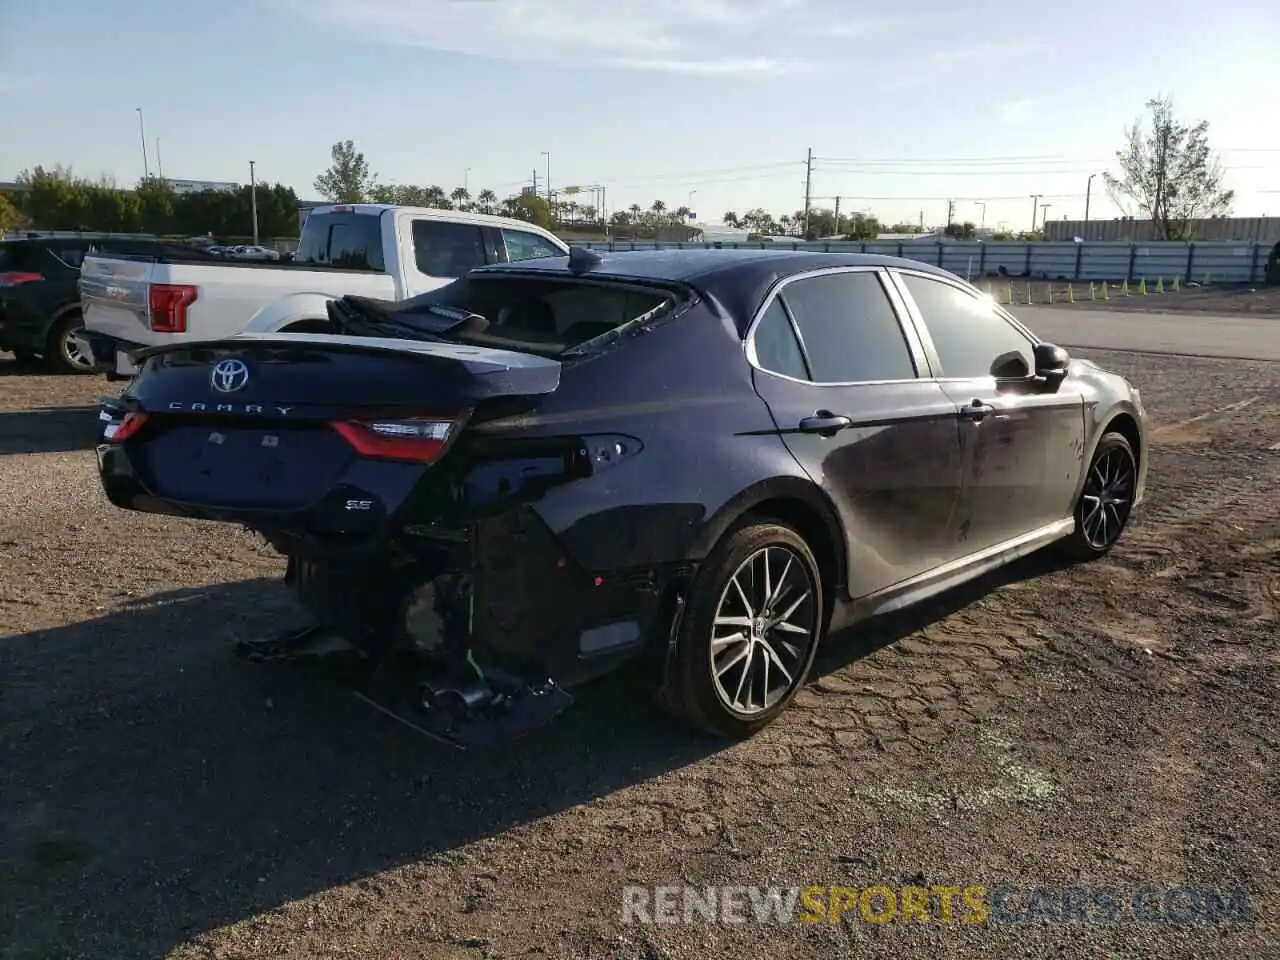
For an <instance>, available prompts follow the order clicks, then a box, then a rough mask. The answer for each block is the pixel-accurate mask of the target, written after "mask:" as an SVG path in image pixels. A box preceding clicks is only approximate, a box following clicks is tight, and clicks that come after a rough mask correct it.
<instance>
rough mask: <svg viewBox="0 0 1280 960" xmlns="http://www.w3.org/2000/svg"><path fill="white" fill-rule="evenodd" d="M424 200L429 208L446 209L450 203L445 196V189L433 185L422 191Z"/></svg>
mask: <svg viewBox="0 0 1280 960" xmlns="http://www.w3.org/2000/svg"><path fill="white" fill-rule="evenodd" d="M422 200H423V202H424V203H425V204H426V205H427V206H428V207H439V208H440V209H445V208H446V207H447V204H448V202H449V198H448V197H447V196H445V193H444V189H443V188H442V187H437V186H436V185H435V184H432V185H431V186H429V187H426V188H424V189H423V191H422Z"/></svg>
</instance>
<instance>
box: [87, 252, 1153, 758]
mask: <svg viewBox="0 0 1280 960" xmlns="http://www.w3.org/2000/svg"><path fill="white" fill-rule="evenodd" d="M329 320H330V324H331V328H332V331H331V332H329V333H293V334H270V335H265V334H264V335H248V334H246V335H242V336H240V337H236V338H232V339H227V340H222V341H217V342H199V343H189V344H175V345H168V346H164V347H158V348H152V349H149V350H145V351H142V352H141V353H140V354H139V355H138V360H139V364H140V369H139V372H138V374H137V376H136V377H135V379H134V380H133V381H132V382H131V383H130V384H129V385H128V387H127V388H126V390H125V391H124V393H123V394H122V396H121V397H120V398H119V400H118V401H113V402H112V403H111V404H109V405H108V407H109V411H108V416H109V418H110V419H111V423H110V426H109V427H108V429H107V431H106V433H107V436H106V438H105V442H104V443H103V445H102V446H101V447H100V454H101V459H100V464H101V478H102V483H103V485H104V487H105V490H106V493H107V495H108V497H109V498H110V500H111V501H112V503H114V504H116V505H117V506H119V507H124V508H128V509H133V510H141V511H149V512H159V513H166V514H175V515H181V516H187V517H193V518H201V519H206V520H215V521H224V522H229V523H237V524H242V525H244V526H246V527H248V528H250V529H251V530H254V531H256V532H258V533H260V534H261V535H262V536H264V537H265V538H267V539H268V540H269V541H270V542H271V543H272V544H273V545H274V546H275V548H276V549H278V550H279V551H280V552H281V553H282V554H284V555H285V556H287V557H288V559H289V566H288V573H287V575H286V581H287V583H288V585H289V586H290V587H291V588H292V589H293V590H294V591H295V593H296V595H297V596H298V598H299V600H300V601H301V603H302V604H303V606H304V607H305V608H306V609H307V610H308V611H309V614H310V616H311V617H312V618H313V622H312V623H311V624H310V625H309V626H307V627H306V628H304V629H301V630H297V631H294V632H291V633H287V634H282V635H281V636H280V637H276V638H271V639H269V640H265V641H261V643H262V645H263V649H262V651H260V652H262V653H263V655H264V656H265V655H268V654H270V655H281V656H291V655H301V654H303V653H305V652H306V651H307V650H308V649H311V648H315V647H318V646H322V645H324V644H332V643H334V642H335V641H337V642H341V643H342V644H343V645H347V646H349V647H350V648H352V649H354V650H356V651H359V652H360V654H361V655H362V656H363V657H364V658H366V659H367V661H368V662H370V663H374V664H381V663H391V662H395V663H396V664H398V666H397V667H396V668H395V670H394V671H393V672H394V674H395V676H396V677H399V678H401V680H404V678H410V679H411V683H410V684H409V686H410V693H409V694H408V702H411V704H412V706H411V708H410V709H408V711H407V712H406V710H405V709H404V708H403V703H404V702H405V701H404V700H403V699H402V700H401V701H397V703H398V705H397V707H396V708H395V709H396V712H397V715H398V716H400V717H401V718H402V719H407V720H409V722H413V723H415V724H416V725H419V726H420V728H421V729H424V730H428V731H435V732H440V733H442V735H446V736H449V737H452V738H454V739H455V740H457V741H461V740H464V739H465V736H466V734H465V733H464V732H463V731H465V730H466V729H468V728H469V727H471V726H473V725H475V724H480V725H488V726H494V725H497V726H499V727H501V726H502V725H504V724H506V725H508V726H509V727H512V728H515V729H523V728H524V727H526V726H528V725H530V724H532V723H534V722H535V720H537V721H540V720H541V719H545V717H547V716H550V715H552V714H554V713H555V712H558V710H559V709H561V708H562V707H563V705H564V704H565V703H567V701H568V695H567V694H566V693H565V691H566V690H568V689H570V688H572V687H573V686H574V685H577V684H580V683H582V682H583V681H585V680H587V679H589V678H591V677H593V676H596V675H599V674H601V673H604V672H607V671H612V670H615V669H617V668H619V667H621V666H623V665H624V664H625V665H626V667H625V668H626V669H629V670H634V671H638V672H643V673H644V674H645V675H646V677H648V678H650V679H651V680H652V684H653V686H654V688H655V689H657V690H659V691H660V693H661V697H662V699H663V701H664V702H665V703H666V704H668V705H669V706H670V708H671V709H672V710H673V711H674V712H675V713H676V714H678V715H679V716H681V717H683V718H684V719H686V720H688V721H690V722H692V723H693V724H694V725H696V726H698V727H700V728H702V729H704V730H707V731H710V732H712V733H714V734H717V735H721V736H726V737H742V736H747V735H750V734H751V733H753V732H754V731H756V730H759V729H760V728H761V727H762V726H764V725H765V724H767V723H769V722H770V721H771V720H773V719H774V718H775V717H777V716H778V714H779V713H780V712H781V711H782V710H783V709H784V708H785V707H786V705H787V704H788V702H789V701H790V700H791V699H792V697H794V696H795V694H796V692H797V691H798V690H799V689H800V687H801V685H802V684H803V683H804V682H805V678H806V675H807V673H808V672H809V669H810V665H811V664H812V662H813V658H814V653H815V651H816V649H817V647H818V645H819V643H821V642H822V640H823V638H824V637H825V636H827V634H828V633H830V632H831V631H834V630H837V629H839V628H841V627H843V626H846V625H848V624H851V623H853V622H855V621H858V620H860V619H863V618H866V617H869V616H873V615H875V614H878V613H881V612H885V611H889V610H893V609H896V608H899V607H902V606H905V605H908V604H911V603H914V602H916V601H918V600H920V599H922V598H925V597H928V596H930V595H932V594H934V593H936V592H938V591H940V590H944V589H946V588H949V587H951V586H953V585H955V584H958V583H960V582H962V581H965V580H968V579H970V578H973V577H975V576H977V575H978V574H981V573H983V572H986V571H988V570H990V569H992V568H993V567H996V566H998V565H1000V564H1004V563H1007V562H1009V561H1010V560H1012V559H1014V558H1016V557H1019V556H1022V555H1025V554H1028V553H1030V552H1032V551H1035V550H1037V549H1039V548H1042V547H1046V546H1050V545H1054V546H1055V547H1056V548H1058V549H1061V550H1064V551H1065V552H1067V553H1068V554H1069V555H1070V556H1072V557H1074V558H1077V559H1080V560H1088V559H1091V558H1094V557H1098V556H1101V555H1103V554H1105V553H1106V552H1107V551H1108V550H1110V549H1111V547H1112V546H1113V545H1114V544H1115V542H1116V540H1117V538H1118V537H1119V536H1120V535H1121V532H1122V531H1123V530H1124V528H1125V525H1126V523H1127V521H1128V520H1129V517H1130V515H1131V512H1132V510H1133V509H1134V507H1135V506H1136V505H1137V504H1138V503H1139V502H1140V500H1141V499H1142V494H1143V489H1144V486H1145V476H1146V469H1147V439H1146V431H1147V418H1146V414H1145V412H1144V410H1143V406H1142V402H1141V399H1140V397H1139V394H1138V390H1137V389H1135V388H1134V387H1133V386H1132V385H1131V384H1129V383H1128V382H1127V381H1126V380H1125V379H1124V378H1122V377H1120V376H1118V375H1116V374H1113V373H1109V372H1107V371H1105V370H1102V369H1100V368H1099V367H1098V366H1096V365H1094V364H1093V363H1091V362H1088V361H1085V360H1080V359H1072V358H1070V357H1068V355H1067V353H1066V351H1065V350H1063V349H1061V348H1060V347H1057V346H1054V345H1052V344H1049V343H1044V342H1042V341H1040V340H1039V339H1038V338H1037V337H1036V336H1035V335H1034V334H1033V333H1031V332H1030V331H1029V330H1027V329H1025V328H1024V327H1023V326H1021V325H1020V324H1019V323H1018V322H1017V321H1016V320H1015V319H1014V318H1013V317H1011V316H1010V315H1009V314H1008V313H1006V312H1005V311H1004V310H1002V309H1001V308H1000V307H999V306H997V305H996V304H994V303H993V302H992V301H991V299H990V298H989V297H985V296H983V295H982V294H981V293H980V292H979V291H977V290H976V289H975V288H973V287H972V286H970V285H969V284H966V283H964V282H962V281H961V280H959V279H957V278H956V277H955V276H953V275H951V274H949V273H946V272H944V271H941V270H938V269H934V268H932V267H929V266H927V265H924V264H921V263H918V262H914V261H906V260H898V259H893V258H885V257H873V256H865V255H858V254H839V253H831V254H824V253H798V252H772V251H763V250H752V251H747V250H670V251H644V252H634V253H617V254H603V255H601V254H597V253H595V252H593V251H588V250H585V249H575V250H574V251H573V253H572V254H571V255H570V256H568V257H555V258H548V259H544V260H538V261H525V262H521V263H513V264H504V265H499V266H493V267H485V268H480V269H477V270H474V271H472V272H471V273H470V274H469V275H467V276H466V277H464V278H462V279H460V280H458V281H456V282H454V283H452V284H450V285H448V286H446V287H443V288H441V289H439V290H436V291H433V292H431V293H429V294H426V295H423V296H420V297H417V298H415V299H412V300H408V301H404V302H399V303H390V302H382V301H371V300H366V299H361V298H355V297H348V298H344V299H340V300H335V301H333V302H331V304H330V306H329ZM401 687H402V688H403V687H404V684H403V683H402V684H401ZM383 705H384V706H385V704H383Z"/></svg>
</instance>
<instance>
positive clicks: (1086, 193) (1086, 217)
mask: <svg viewBox="0 0 1280 960" xmlns="http://www.w3.org/2000/svg"><path fill="white" fill-rule="evenodd" d="M1096 176H1097V174H1096V173H1091V174H1089V179H1088V181H1087V182H1086V183H1085V187H1084V222H1085V223H1086V224H1088V222H1089V195H1090V194H1092V193H1093V178H1094V177H1096ZM1088 230H1089V228H1088V226H1086V227H1085V232H1086V233H1087V232H1088ZM1085 239H1086V240H1088V239H1089V238H1088V237H1085Z"/></svg>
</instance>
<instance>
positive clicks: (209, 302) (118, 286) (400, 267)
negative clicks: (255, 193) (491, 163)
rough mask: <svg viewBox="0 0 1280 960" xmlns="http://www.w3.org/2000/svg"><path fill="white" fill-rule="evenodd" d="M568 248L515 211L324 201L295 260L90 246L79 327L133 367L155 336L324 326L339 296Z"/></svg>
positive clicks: (112, 361)
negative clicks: (115, 253) (105, 250)
mask: <svg viewBox="0 0 1280 960" xmlns="http://www.w3.org/2000/svg"><path fill="white" fill-rule="evenodd" d="M568 252H569V248H568V246H567V245H566V244H565V243H564V241H562V240H560V239H559V238H558V237H556V236H555V235H554V234H552V233H550V232H548V231H546V230H543V229H541V228H539V227H536V226H534V225H533V224H531V223H526V222H525V221H523V220H513V219H509V218H507V217H492V216H486V215H483V214H472V213H461V212H459V211H456V210H435V209H428V208H425V207H399V206H393V205H390V204H379V203H358V204H339V205H334V206H328V207H316V208H314V209H312V210H311V211H310V213H309V215H308V217H307V220H306V223H305V224H304V226H303V228H302V234H301V236H300V238H299V241H298V251H297V253H296V254H295V255H294V258H293V260H291V261H286V262H277V261H255V260H216V261H211V260H208V259H205V260H201V261H196V260H194V259H191V260H188V259H185V258H181V257H172V256H160V257H141V256H134V257H97V256H88V257H86V258H85V260H84V265H83V266H82V268H81V271H80V299H81V303H82V307H83V314H84V328H83V330H81V331H80V332H79V333H78V334H77V335H76V336H77V337H78V338H79V346H80V348H81V349H82V350H83V351H84V352H85V355H86V356H89V357H92V358H93V365H94V367H95V369H98V370H101V371H104V372H106V373H107V374H108V376H110V377H113V378H119V377H130V376H132V375H133V374H134V373H135V372H136V369H137V368H136V366H135V364H134V362H133V360H132V359H131V357H130V355H131V354H132V353H133V352H134V351H136V350H138V349H141V348H143V347H153V346H159V345H162V344H167V343H175V342H183V341H193V340H217V339H221V338H224V337H231V336H235V335H236V334H238V333H242V332H245V331H252V332H261V333H275V332H280V331H291V332H301V331H316V330H320V329H323V328H324V327H325V325H326V324H327V317H328V313H327V310H326V305H327V303H328V302H329V301H330V300H333V299H336V298H338V297H342V296H346V295H348V294H351V295H355V296H362V297H372V298H376V299H380V300H407V299H409V298H410V297H415V296H418V295H419V294H422V293H426V292H427V291H429V290H434V289H436V288H437V287H442V286H444V285H445V284H447V283H450V282H452V281H453V280H456V279H457V278H458V277H461V276H463V275H464V274H466V273H468V272H469V271H471V270H472V269H474V268H475V267H479V266H485V265H487V264H491V263H506V262H509V261H512V260H528V259H532V258H536V257H559V256H565V255H566V254H568Z"/></svg>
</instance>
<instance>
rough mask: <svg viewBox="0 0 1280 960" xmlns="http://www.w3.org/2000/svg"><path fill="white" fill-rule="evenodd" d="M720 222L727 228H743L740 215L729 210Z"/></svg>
mask: <svg viewBox="0 0 1280 960" xmlns="http://www.w3.org/2000/svg"><path fill="white" fill-rule="evenodd" d="M720 222H721V223H723V224H724V225H725V226H726V227H741V226H742V221H741V220H739V219H738V215H737V214H736V213H734V212H733V211H732V210H729V211H728V212H726V213H725V215H724V216H723V217H721V218H720Z"/></svg>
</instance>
